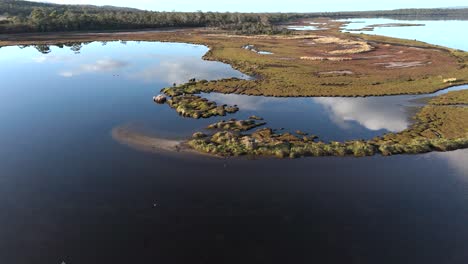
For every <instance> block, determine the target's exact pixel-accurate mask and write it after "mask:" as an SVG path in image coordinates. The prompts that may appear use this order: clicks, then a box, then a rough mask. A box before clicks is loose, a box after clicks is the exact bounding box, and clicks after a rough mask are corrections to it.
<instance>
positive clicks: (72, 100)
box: [0, 28, 468, 264]
mask: <svg viewBox="0 0 468 264" xmlns="http://www.w3.org/2000/svg"><path fill="white" fill-rule="evenodd" d="M401 30H406V28H401ZM39 49H40V50H41V51H42V53H41V52H39V51H38V50H37V49H35V48H34V47H21V48H20V47H3V48H0V80H1V86H0V98H1V99H2V103H1V104H0V120H1V122H0V237H1V238H2V239H1V240H0V263H14V264H16V263H17V264H22V263H25V264H35V263H38V264H42V263H67V264H68V263H89V264H93V263H140V262H141V263H147V262H150V263H153V262H154V263H188V262H190V263H314V262H318V263H437V264H439V263H450V264H451V263H453V264H458V263H460V264H461V263H466V261H467V259H468V252H467V251H466V244H467V243H468V227H467V226H466V222H467V221H468V167H467V160H468V151H467V150H460V151H454V152H448V153H430V154H425V155H417V156H394V157H380V156H375V157H368V158H359V159H356V158H328V157H327V158H306V159H298V160H277V159H259V160H249V159H218V158H211V157H204V156H179V155H167V154H165V153H152V152H144V151H140V150H138V149H133V148H131V147H128V146H126V145H122V144H120V143H118V142H117V141H115V140H114V139H113V138H112V136H111V131H112V129H113V128H115V127H118V126H121V125H128V124H130V125H131V126H134V127H136V128H138V129H139V130H140V131H144V132H145V133H148V134H154V135H158V136H163V137H171V138H185V137H187V136H188V135H190V134H191V133H193V132H194V131H198V130H200V129H203V128H204V127H206V126H207V125H208V124H210V123H213V122H215V121H217V120H220V119H227V118H231V117H235V118H246V117H248V116H250V115H253V114H255V115H259V116H262V117H264V118H265V119H266V121H267V122H268V123H269V125H268V126H270V127H273V128H285V130H287V131H295V130H297V129H300V130H303V131H305V132H310V133H312V134H316V135H318V136H320V137H321V138H322V140H327V141H328V140H345V139H351V138H371V137H374V136H376V135H381V134H383V133H386V132H388V131H400V130H403V129H405V128H406V127H407V126H408V125H410V124H411V119H410V116H411V113H413V112H414V111H415V109H414V107H417V106H420V105H421V104H422V100H420V99H421V98H424V97H428V96H431V95H424V96H392V97H370V98H268V97H249V96H242V95H223V94H216V93H212V94H206V95H204V96H206V97H208V98H210V99H212V100H215V101H216V102H218V103H229V104H237V105H239V107H240V109H241V111H239V112H238V113H236V114H234V115H231V116H227V117H223V118H221V117H220V118H212V119H208V120H193V119H187V118H181V117H179V116H178V115H177V114H176V113H175V112H174V111H173V110H172V109H170V108H169V107H167V106H166V105H164V106H161V105H156V104H154V103H153V102H152V96H153V95H155V94H157V93H158V92H159V90H160V89H161V88H163V87H166V86H170V85H172V84H173V83H183V82H186V81H187V80H188V79H191V78H193V77H195V78H197V79H208V80H211V79H220V78H226V77H238V78H249V77H248V76H245V75H243V74H241V73H239V72H237V71H235V70H233V69H232V68H231V67H230V66H229V65H225V64H222V63H219V62H208V61H203V60H201V56H202V55H203V54H204V53H205V52H206V51H207V48H206V47H203V46H197V45H189V44H175V43H149V42H141V43H138V42H127V43H120V42H109V43H98V42H94V43H90V44H86V45H83V46H82V47H81V49H79V50H78V49H77V48H76V45H75V48H74V50H71V49H70V48H69V47H63V48H60V47H54V46H53V47H51V48H50V50H48V49H47V48H44V47H41V48H39ZM464 88H466V87H457V88H454V89H464ZM443 92H446V91H443ZM441 93H442V92H441Z"/></svg>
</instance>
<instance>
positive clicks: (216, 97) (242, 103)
mask: <svg viewBox="0 0 468 264" xmlns="http://www.w3.org/2000/svg"><path fill="white" fill-rule="evenodd" d="M203 97H205V98H207V99H209V100H211V101H214V102H216V103H218V104H227V105H237V106H239V108H240V109H242V110H253V111H258V110H261V109H264V108H267V107H264V106H265V105H267V104H271V103H273V102H274V101H280V100H281V98H273V97H263V96H248V95H239V94H220V93H209V94H204V95H203Z"/></svg>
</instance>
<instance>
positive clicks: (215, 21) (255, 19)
mask: <svg viewBox="0 0 468 264" xmlns="http://www.w3.org/2000/svg"><path fill="white" fill-rule="evenodd" d="M314 17H332V18H353V17H387V18H396V19H398V18H401V19H468V9H401V10H392V11H371V12H334V13H218V12H191V13H189V12H153V11H143V10H138V9H133V8H121V7H112V6H102V7H97V6H91V5H58V4H50V3H38V2H28V1H20V0H0V33H18V32H53V31H85V30H125V29H149V28H169V27H217V28H222V29H229V30H233V31H235V32H237V33H240V34H259V33H261V34H275V33H287V30H285V29H281V28H280V27H278V26H277V25H278V24H280V23H284V22H287V21H291V20H294V19H300V18H314Z"/></svg>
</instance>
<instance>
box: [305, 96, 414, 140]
mask: <svg viewBox="0 0 468 264" xmlns="http://www.w3.org/2000/svg"><path fill="white" fill-rule="evenodd" d="M401 99H402V98H401V97H400V98H396V97H395V98H391V97H389V98H384V97H381V98H376V97H369V98H330V97H326V98H325V97H324V98H313V99H312V100H313V101H314V102H316V103H319V104H321V105H322V106H323V107H325V109H327V111H328V112H329V117H330V119H331V120H333V122H335V123H336V124H337V125H338V126H340V127H344V128H346V127H347V126H349V121H355V122H358V123H359V124H360V125H362V126H364V127H366V128H367V129H369V130H374V131H377V130H381V129H385V130H388V131H392V132H398V131H402V130H404V129H406V128H407V127H408V126H409V124H410V123H409V121H408V114H407V112H406V110H405V107H403V106H402V103H404V100H401Z"/></svg>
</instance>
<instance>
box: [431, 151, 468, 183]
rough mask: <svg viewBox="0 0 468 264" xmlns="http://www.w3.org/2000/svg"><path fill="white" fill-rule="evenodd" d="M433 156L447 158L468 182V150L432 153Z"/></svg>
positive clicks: (450, 164)
mask: <svg viewBox="0 0 468 264" xmlns="http://www.w3.org/2000/svg"><path fill="white" fill-rule="evenodd" d="M430 155H431V157H434V156H435V157H438V158H443V159H445V160H447V162H448V164H449V166H451V167H452V168H453V169H454V170H455V171H456V172H457V173H458V174H461V175H462V176H463V177H464V178H463V179H464V180H465V181H467V182H468V162H467V161H468V150H467V149H464V150H456V151H449V152H443V153H431V154H430Z"/></svg>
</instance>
